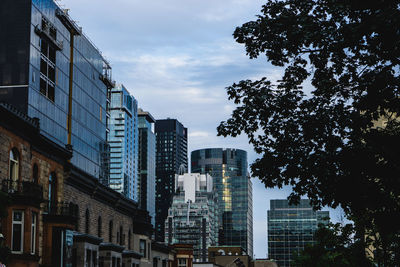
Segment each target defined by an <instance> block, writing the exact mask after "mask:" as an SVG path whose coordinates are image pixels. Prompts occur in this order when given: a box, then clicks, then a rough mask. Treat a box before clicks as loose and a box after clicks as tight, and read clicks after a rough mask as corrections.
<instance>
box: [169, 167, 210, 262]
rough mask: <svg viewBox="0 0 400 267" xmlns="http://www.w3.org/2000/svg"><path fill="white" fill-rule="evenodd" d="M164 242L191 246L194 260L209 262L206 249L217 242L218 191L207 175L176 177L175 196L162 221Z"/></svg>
mask: <svg viewBox="0 0 400 267" xmlns="http://www.w3.org/2000/svg"><path fill="white" fill-rule="evenodd" d="M165 241H166V242H167V243H168V244H176V243H178V244H192V245H193V257H194V259H195V260H197V261H202V262H206V261H207V260H208V247H210V246H215V245H216V244H217V243H218V206H217V192H216V190H214V185H213V179H212V177H211V176H210V175H208V174H199V173H185V174H183V175H176V178H175V194H174V197H173V201H172V206H171V207H170V208H169V210H168V218H167V219H166V220H165Z"/></svg>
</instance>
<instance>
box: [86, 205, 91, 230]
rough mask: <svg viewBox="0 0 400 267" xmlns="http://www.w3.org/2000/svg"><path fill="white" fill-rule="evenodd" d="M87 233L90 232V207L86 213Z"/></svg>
mask: <svg viewBox="0 0 400 267" xmlns="http://www.w3.org/2000/svg"><path fill="white" fill-rule="evenodd" d="M85 219H86V221H85V233H86V234H89V219H90V213H89V209H86V214H85Z"/></svg>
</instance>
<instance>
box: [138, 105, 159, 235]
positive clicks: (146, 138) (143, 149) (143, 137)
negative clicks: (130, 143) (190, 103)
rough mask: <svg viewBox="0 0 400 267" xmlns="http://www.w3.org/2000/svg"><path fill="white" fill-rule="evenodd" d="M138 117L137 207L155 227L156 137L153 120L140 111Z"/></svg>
mask: <svg viewBox="0 0 400 267" xmlns="http://www.w3.org/2000/svg"><path fill="white" fill-rule="evenodd" d="M138 116H139V207H140V208H141V209H145V210H147V211H148V212H149V215H150V216H151V223H152V224H153V227H155V215H156V135H155V134H154V122H155V120H154V118H153V116H151V114H150V113H149V112H145V111H143V110H141V109H139V111H138Z"/></svg>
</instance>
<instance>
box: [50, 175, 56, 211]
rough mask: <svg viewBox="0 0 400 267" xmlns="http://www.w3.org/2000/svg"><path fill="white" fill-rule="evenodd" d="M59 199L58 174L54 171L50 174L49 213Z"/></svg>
mask: <svg viewBox="0 0 400 267" xmlns="http://www.w3.org/2000/svg"><path fill="white" fill-rule="evenodd" d="M56 200H57V176H56V175H55V173H54V172H52V173H51V174H50V176H49V213H51V211H52V210H51V209H52V208H53V209H55V208H56V207H55V205H56V202H57V201H56Z"/></svg>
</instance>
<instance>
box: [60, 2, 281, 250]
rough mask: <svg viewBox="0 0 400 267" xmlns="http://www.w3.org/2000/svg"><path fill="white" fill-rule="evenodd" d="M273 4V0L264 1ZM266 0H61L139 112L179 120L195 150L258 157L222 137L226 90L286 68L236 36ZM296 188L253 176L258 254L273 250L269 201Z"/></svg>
mask: <svg viewBox="0 0 400 267" xmlns="http://www.w3.org/2000/svg"><path fill="white" fill-rule="evenodd" d="M264 1H265V0H264ZM264 1H261V0H224V1H221V0H153V1H139V0H113V1H110V0H84V1H82V0H61V1H58V2H59V3H60V4H61V5H62V6H63V7H64V8H68V9H70V15H71V17H72V18H73V19H74V20H76V21H77V22H78V24H79V25H80V26H82V27H83V31H84V33H85V34H86V35H87V36H88V37H89V38H90V39H91V40H92V41H93V42H94V43H95V44H96V46H97V47H98V48H99V49H100V50H101V51H102V52H103V55H104V56H105V57H106V58H107V59H108V60H109V61H110V63H111V66H112V68H113V78H114V79H115V80H116V81H117V82H118V83H122V84H124V85H125V87H126V88H128V90H129V91H130V92H131V93H132V95H133V96H134V97H135V98H136V99H137V100H138V102H139V107H141V108H142V109H143V110H146V111H149V112H150V113H151V114H152V115H153V116H154V117H155V118H156V119H163V118H167V117H170V118H176V119H178V120H179V121H180V122H182V123H183V124H184V125H185V126H186V127H187V128H188V131H189V157H190V152H191V151H192V150H195V149H199V148H208V147H232V148H240V149H244V150H246V151H247V152H248V160H249V163H251V162H252V161H254V159H255V158H256V157H257V155H256V154H255V152H254V151H253V149H252V147H251V146H250V145H249V144H248V142H247V139H246V138H245V137H240V138H236V139H232V138H222V137H217V136H216V133H217V132H216V127H217V126H218V124H219V123H220V122H221V121H222V120H226V119H227V118H229V116H230V114H231V112H232V110H233V108H234V106H233V103H231V102H229V101H228V100H227V95H226V90H225V87H227V86H229V85H231V84H232V83H233V82H237V81H240V80H242V79H255V78H259V77H262V76H267V77H269V78H272V79H275V78H277V77H278V75H279V73H280V70H279V69H276V68H274V67H272V66H271V65H270V64H269V63H267V62H266V60H265V58H264V57H263V58H260V59H257V60H250V59H248V57H247V56H246V54H245V50H244V47H243V46H241V45H239V44H237V43H236V42H235V41H234V39H233V37H232V33H233V31H234V30H235V28H236V27H237V26H240V25H242V24H243V23H245V22H247V21H249V20H254V19H255V15H256V14H258V13H259V12H260V10H261V6H262V4H263V3H264ZM288 192H289V189H288V188H286V189H281V190H279V189H269V190H266V189H265V188H264V186H263V185H262V184H261V183H260V182H259V181H258V180H257V179H256V178H254V179H253V201H254V205H253V206H254V254H255V256H256V258H265V257H266V253H267V235H266V233H267V228H266V227H267V225H266V218H267V216H266V214H267V209H268V208H269V200H270V199H276V198H286V197H287V196H288Z"/></svg>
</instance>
